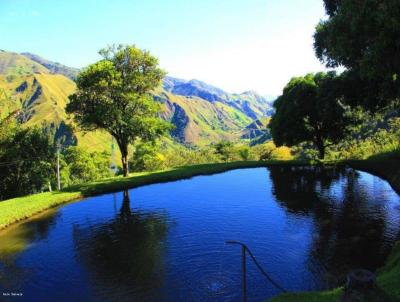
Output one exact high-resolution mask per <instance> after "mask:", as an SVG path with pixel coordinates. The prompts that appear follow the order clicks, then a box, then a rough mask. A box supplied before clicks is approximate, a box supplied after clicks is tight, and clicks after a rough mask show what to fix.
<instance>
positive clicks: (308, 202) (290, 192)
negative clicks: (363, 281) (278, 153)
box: [270, 167, 393, 286]
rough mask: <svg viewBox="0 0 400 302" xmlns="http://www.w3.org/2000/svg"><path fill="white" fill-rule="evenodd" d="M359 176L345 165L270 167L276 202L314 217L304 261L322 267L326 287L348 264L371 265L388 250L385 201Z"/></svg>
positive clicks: (314, 267)
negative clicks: (370, 191)
mask: <svg viewBox="0 0 400 302" xmlns="http://www.w3.org/2000/svg"><path fill="white" fill-rule="evenodd" d="M359 177H360V175H359V173H358V172H357V171H354V170H353V169H348V168H344V167H332V168H324V167H271V168H270V178H271V180H272V183H273V194H274V195H275V196H276V199H277V201H278V202H279V203H280V204H281V205H282V206H283V208H284V209H286V210H287V212H288V213H289V214H291V215H305V216H308V217H311V218H312V219H313V220H314V221H315V229H314V234H313V235H312V236H313V237H312V243H311V244H312V247H311V249H310V251H311V252H310V253H311V254H310V257H309V259H310V263H309V265H310V268H311V269H312V270H314V271H315V270H318V271H321V270H322V272H320V273H322V274H324V275H325V279H326V280H327V283H328V284H327V285H328V286H335V285H337V284H340V283H342V282H343V281H344V278H345V276H346V274H347V273H348V272H349V271H350V270H351V269H354V268H360V267H361V268H367V269H370V270H373V271H374V270H376V269H377V268H378V267H379V266H381V265H383V262H384V260H385V258H386V256H387V254H388V253H389V251H390V244H388V242H387V240H386V239H387V238H385V236H386V234H385V221H386V212H385V205H384V204H383V203H380V204H379V203H375V202H374V196H368V192H367V191H366V190H364V189H363V187H362V185H360V184H358V180H359ZM340 179H342V180H344V181H343V183H344V185H343V186H342V187H339V186H338V184H339V183H340V181H339V180H340ZM391 239H393V238H391ZM321 268H322V269H321Z"/></svg>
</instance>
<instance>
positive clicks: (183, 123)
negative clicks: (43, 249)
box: [0, 51, 271, 150]
mask: <svg viewBox="0 0 400 302" xmlns="http://www.w3.org/2000/svg"><path fill="white" fill-rule="evenodd" d="M77 72H78V70H77V69H74V68H69V67H67V66H64V65H62V64H60V63H55V62H51V61H48V60H46V59H44V58H41V57H39V56H37V55H33V54H31V53H23V54H17V53H12V52H5V51H0V116H6V115H7V114H8V113H10V112H12V111H14V110H16V109H19V110H20V112H21V113H20V115H19V119H20V121H21V122H22V123H23V124H24V125H25V126H27V127H29V126H34V125H40V126H45V127H46V128H48V129H49V130H50V131H51V133H53V134H54V135H55V137H56V139H58V138H62V140H64V141H65V143H66V144H76V143H77V144H79V145H82V146H85V147H88V148H89V149H96V150H110V145H111V138H110V136H108V135H107V134H105V133H101V132H98V133H87V134H85V135H84V134H83V132H82V131H80V130H79V129H77V128H76V127H74V126H73V123H72V119H71V117H69V116H68V115H67V114H66V113H65V106H66V104H67V102H68V95H70V94H71V93H73V92H74V91H75V89H76V85H75V82H74V81H73V80H72V79H73V78H75V77H76V75H77ZM154 97H155V100H157V101H159V102H161V103H162V104H163V113H162V114H161V115H162V117H163V118H165V119H166V120H168V121H170V122H171V123H173V124H174V125H175V129H174V130H173V131H172V132H171V134H172V136H173V137H174V138H176V140H177V141H178V142H180V143H184V144H191V145H206V144H210V143H211V142H215V141H219V140H239V139H241V138H245V139H248V138H254V136H256V135H255V133H261V132H262V131H258V132H257V131H253V132H252V133H251V135H250V136H249V135H248V134H249V131H251V130H249V128H248V126H249V125H250V124H252V122H253V121H254V120H256V119H262V118H263V117H264V116H265V115H268V112H269V110H270V108H271V107H270V105H268V104H269V103H268V101H267V100H266V99H265V98H263V97H261V96H259V95H257V94H255V93H253V92H246V93H243V94H229V93H226V92H224V91H223V90H221V89H219V88H216V87H213V86H211V85H208V84H206V83H203V82H201V81H198V80H191V81H185V80H180V79H175V78H171V77H167V78H166V79H165V80H164V83H163V87H159V88H158V89H157V90H156V91H155V92H154ZM257 125H258V124H257Z"/></svg>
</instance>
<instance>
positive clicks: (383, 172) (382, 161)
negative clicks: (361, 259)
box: [268, 157, 400, 302]
mask: <svg viewBox="0 0 400 302" xmlns="http://www.w3.org/2000/svg"><path fill="white" fill-rule="evenodd" d="M343 164H348V165H350V166H351V167H353V168H355V169H357V170H361V171H365V172H368V173H371V174H374V175H377V176H379V177H381V178H383V179H385V180H387V181H388V182H389V183H390V184H391V186H392V187H393V189H394V190H396V191H397V193H399V194H400V160H398V159H395V158H380V157H377V158H372V159H370V160H357V161H346V162H343ZM377 282H378V285H379V287H380V288H381V289H382V290H383V291H384V292H385V294H386V295H387V296H388V297H389V298H390V299H392V301H400V241H398V242H397V244H396V245H395V246H394V247H393V249H392V252H391V254H390V256H389V257H388V259H387V260H386V263H385V265H384V266H383V267H382V268H381V269H379V270H378V271H377ZM342 295H343V290H342V289H341V288H337V289H334V290H328V291H320V292H304V293H287V294H282V295H279V296H276V297H274V298H272V299H270V300H268V301H269V302H303V301H304V302H306V301H307V302H334V301H335V302H337V301H340V297H341V296H342Z"/></svg>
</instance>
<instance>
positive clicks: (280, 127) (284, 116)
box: [269, 72, 349, 159]
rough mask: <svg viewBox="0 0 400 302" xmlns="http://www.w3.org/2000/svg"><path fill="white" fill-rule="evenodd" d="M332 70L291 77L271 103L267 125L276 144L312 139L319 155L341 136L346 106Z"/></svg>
mask: <svg viewBox="0 0 400 302" xmlns="http://www.w3.org/2000/svg"><path fill="white" fill-rule="evenodd" d="M339 87H340V85H338V77H337V76H336V73H335V72H330V73H317V74H315V75H314V74H308V75H306V76H305V77H297V78H293V79H292V80H291V81H290V82H289V83H288V84H287V85H286V87H285V88H284V90H283V94H282V95H281V96H280V97H278V99H277V100H276V101H275V103H274V107H275V110H276V112H275V114H274V116H273V117H272V119H271V122H270V125H269V126H270V128H271V134H272V137H273V139H274V142H275V143H276V145H277V146H282V145H287V146H293V145H296V144H299V143H301V142H312V143H313V144H314V146H315V147H316V148H317V149H318V152H319V157H320V158H321V159H322V158H324V156H325V149H326V147H327V146H329V145H330V144H334V143H337V142H338V141H339V140H340V139H341V138H343V137H344V136H345V131H346V127H345V125H346V123H348V122H349V121H348V120H347V115H346V107H345V106H344V105H343V104H342V103H341V94H340V89H339Z"/></svg>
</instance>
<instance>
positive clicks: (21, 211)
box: [0, 161, 305, 229]
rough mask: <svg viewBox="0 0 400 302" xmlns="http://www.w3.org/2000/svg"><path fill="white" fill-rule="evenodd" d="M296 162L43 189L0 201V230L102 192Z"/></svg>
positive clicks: (240, 165) (201, 169)
mask: <svg viewBox="0 0 400 302" xmlns="http://www.w3.org/2000/svg"><path fill="white" fill-rule="evenodd" d="M284 164H286V165H289V164H290V165H300V164H305V163H304V162H297V161H270V162H258V161H257V162H256V161H247V162H232V163H219V164H206V165H197V166H188V167H180V168H175V169H170V170H166V171H158V172H143V173H135V174H131V176H130V177H126V178H123V177H113V178H108V179H104V180H100V181H96V182H92V183H86V184H81V185H76V186H72V187H69V188H67V189H65V190H62V191H60V192H52V193H50V192H45V193H39V194H34V195H29V196H24V197H19V198H13V199H9V200H5V201H2V202H0V229H3V228H6V227H7V226H9V225H11V224H13V223H15V222H18V221H21V220H24V219H27V218H29V217H31V216H33V215H35V214H38V213H40V212H43V211H45V210H47V209H50V208H52V207H55V206H58V205H60V204H63V203H66V202H69V201H72V200H76V199H79V198H83V197H87V196H93V195H97V194H102V193H109V192H117V191H121V190H125V189H130V188H135V187H139V186H143V185H148V184H153V183H161V182H168V181H174V180H179V179H184V178H190V177H192V176H197V175H207V174H214V173H219V172H224V171H228V170H232V169H239V168H251V167H262V166H267V165H284Z"/></svg>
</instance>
